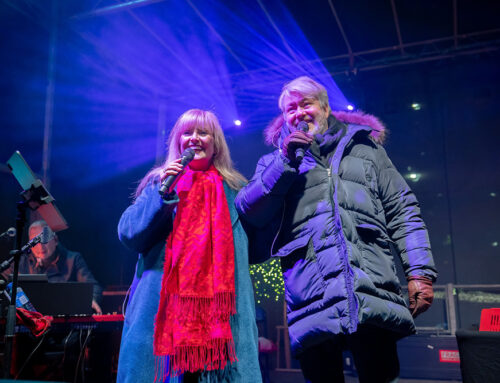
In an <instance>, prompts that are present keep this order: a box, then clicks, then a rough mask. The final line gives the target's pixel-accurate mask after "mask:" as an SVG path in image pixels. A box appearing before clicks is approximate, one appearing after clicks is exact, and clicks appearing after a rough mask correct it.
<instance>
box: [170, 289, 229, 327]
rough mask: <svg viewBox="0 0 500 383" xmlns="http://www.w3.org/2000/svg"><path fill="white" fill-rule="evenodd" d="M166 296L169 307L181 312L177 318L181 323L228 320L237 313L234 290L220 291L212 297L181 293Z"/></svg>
mask: <svg viewBox="0 0 500 383" xmlns="http://www.w3.org/2000/svg"><path fill="white" fill-rule="evenodd" d="M165 298H166V303H167V307H169V309H172V308H175V310H174V311H173V312H177V313H179V314H178V316H177V320H178V321H179V322H181V323H184V322H186V321H188V322H192V321H195V322H199V321H207V320H208V321H210V322H214V321H215V322H220V321H228V320H229V318H230V316H231V315H234V314H236V296H235V293H234V292H220V293H216V294H215V295H214V296H213V297H210V298H209V297H188V296H179V294H168V295H167V296H166V297H165ZM169 312H172V311H170V310H169Z"/></svg>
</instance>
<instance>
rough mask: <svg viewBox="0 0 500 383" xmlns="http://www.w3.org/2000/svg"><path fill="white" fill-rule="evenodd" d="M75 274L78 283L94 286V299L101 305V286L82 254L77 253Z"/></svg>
mask: <svg viewBox="0 0 500 383" xmlns="http://www.w3.org/2000/svg"><path fill="white" fill-rule="evenodd" d="M74 267H75V273H76V280H77V282H88V283H93V284H94V296H93V299H94V300H95V301H96V302H98V303H100V302H101V298H102V287H101V286H100V285H99V283H98V282H97V280H96V279H95V278H94V275H93V274H92V272H91V271H90V269H89V267H88V266H87V262H85V259H84V258H83V256H82V255H81V254H80V253H75V264H74Z"/></svg>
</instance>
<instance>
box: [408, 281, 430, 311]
mask: <svg viewBox="0 0 500 383" xmlns="http://www.w3.org/2000/svg"><path fill="white" fill-rule="evenodd" d="M408 297H409V299H410V312H411V315H412V316H413V318H416V317H417V316H418V315H420V314H422V313H423V312H424V311H425V310H427V309H428V308H429V307H431V304H432V300H433V299H434V290H433V289H432V280H431V279H429V278H427V277H423V276H414V277H408Z"/></svg>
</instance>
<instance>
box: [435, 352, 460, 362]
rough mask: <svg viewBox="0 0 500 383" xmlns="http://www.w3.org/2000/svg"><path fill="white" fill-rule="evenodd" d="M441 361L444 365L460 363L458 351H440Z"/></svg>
mask: <svg viewBox="0 0 500 383" xmlns="http://www.w3.org/2000/svg"><path fill="white" fill-rule="evenodd" d="M439 361H440V362H442V363H460V354H459V353H458V350H439Z"/></svg>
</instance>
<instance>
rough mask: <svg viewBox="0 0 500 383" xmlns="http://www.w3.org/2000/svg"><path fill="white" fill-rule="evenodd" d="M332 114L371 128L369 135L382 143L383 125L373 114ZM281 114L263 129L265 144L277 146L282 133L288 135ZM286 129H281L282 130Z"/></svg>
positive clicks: (384, 135) (346, 121)
mask: <svg viewBox="0 0 500 383" xmlns="http://www.w3.org/2000/svg"><path fill="white" fill-rule="evenodd" d="M332 115H333V116H334V117H335V118H336V119H337V120H339V121H340V122H343V123H346V124H356V125H364V126H368V127H370V128H371V132H370V136H371V137H372V138H373V140H374V141H375V142H376V143H378V144H383V143H384V140H385V138H386V135H387V129H386V127H385V125H384V124H383V123H382V122H381V121H380V120H379V119H378V118H377V117H375V116H373V115H371V114H367V113H363V112H360V111H357V112H345V111H340V110H337V111H332ZM284 122H285V121H284V119H283V115H281V114H280V115H279V116H277V117H276V118H275V119H274V120H273V121H271V123H270V124H269V125H268V126H267V128H266V129H265V130H264V138H265V141H266V144H268V145H273V146H276V147H278V146H279V142H280V136H282V133H285V135H288V128H287V127H286V126H285V124H284ZM284 129H285V130H286V132H285V131H283V130H284Z"/></svg>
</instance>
